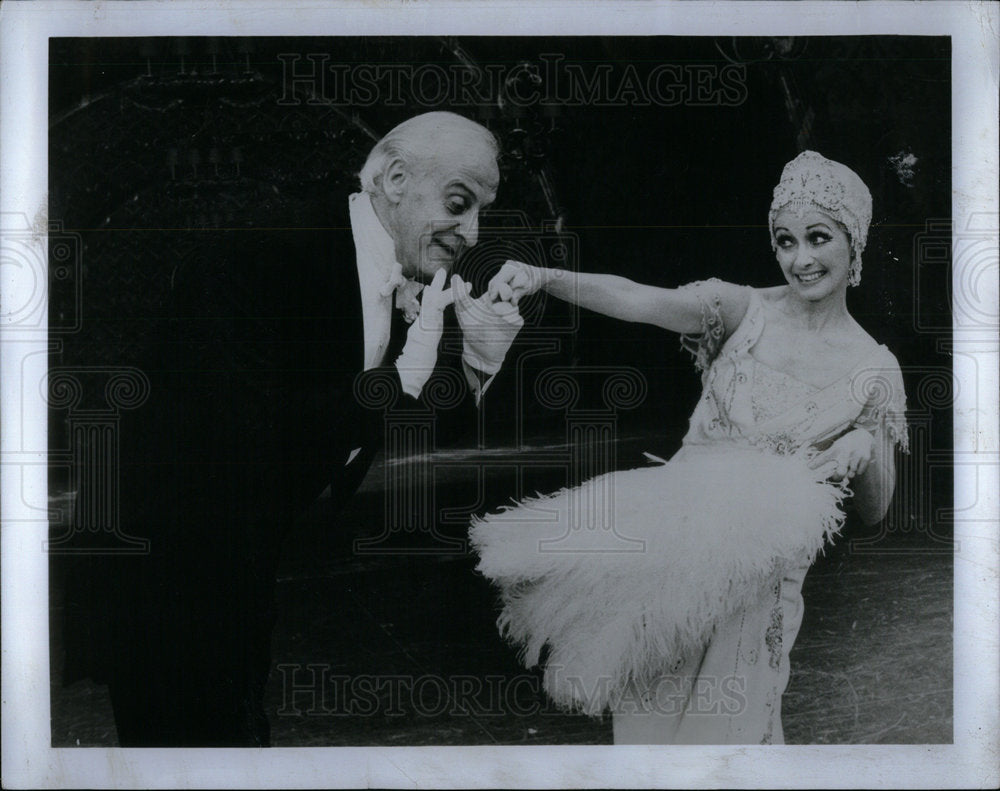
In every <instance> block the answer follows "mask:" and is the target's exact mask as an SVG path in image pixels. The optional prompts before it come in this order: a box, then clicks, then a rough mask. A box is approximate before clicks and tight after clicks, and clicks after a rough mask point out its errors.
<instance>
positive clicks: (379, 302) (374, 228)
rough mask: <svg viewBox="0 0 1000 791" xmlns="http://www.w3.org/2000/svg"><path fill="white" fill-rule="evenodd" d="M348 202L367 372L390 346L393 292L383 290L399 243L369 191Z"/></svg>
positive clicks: (391, 269) (390, 272) (393, 263)
mask: <svg viewBox="0 0 1000 791" xmlns="http://www.w3.org/2000/svg"><path fill="white" fill-rule="evenodd" d="M348 202H349V208H350V213H351V233H352V234H353V236H354V251H355V255H356V259H357V267H358V281H359V282H360V284H361V315H362V320H363V322H364V330H365V370H366V371H367V370H369V369H370V368H376V367H377V366H379V365H381V364H382V360H383V358H384V357H385V350H386V347H387V346H388V345H389V330H390V328H391V326H392V309H393V308H392V300H393V294H392V292H389V293H388V294H384V293H383V292H384V291H385V290H386V284H387V283H388V282H389V279H390V277H391V275H392V271H393V268H394V267H395V266H396V246H395V244H394V243H393V241H392V237H391V236H390V235H389V233H388V231H386V230H385V228H384V227H383V226H382V222H381V221H380V220H379V218H378V215H377V214H375V207H374V206H372V202H371V197H370V196H369V195H368V193H367V192H355V193H354V194H353V195H351V197H350V198H349V199H348Z"/></svg>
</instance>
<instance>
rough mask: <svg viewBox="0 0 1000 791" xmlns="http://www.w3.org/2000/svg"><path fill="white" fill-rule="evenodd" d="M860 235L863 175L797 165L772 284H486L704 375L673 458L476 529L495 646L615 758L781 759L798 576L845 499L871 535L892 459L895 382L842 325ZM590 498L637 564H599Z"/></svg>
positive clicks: (507, 271)
mask: <svg viewBox="0 0 1000 791" xmlns="http://www.w3.org/2000/svg"><path fill="white" fill-rule="evenodd" d="M870 221H871V195H870V193H869V191H868V189H867V187H866V186H865V185H864V183H863V182H862V181H861V179H860V178H859V177H858V176H857V174H855V173H854V172H853V171H851V170H850V169H849V168H847V167H845V166H844V165H841V164H839V163H836V162H833V161H831V160H828V159H826V158H824V157H822V156H820V155H819V154H817V153H815V152H812V151H806V152H804V153H802V154H800V155H799V156H798V157H796V158H795V159H794V160H793V161H791V162H789V163H788V164H787V165H786V166H785V169H784V171H783V173H782V176H781V180H780V182H779V184H778V185H777V187H776V188H775V190H774V199H773V202H772V204H771V210H770V214H769V226H770V232H771V242H772V247H773V249H774V250H775V253H776V256H777V260H778V264H779V266H780V268H781V272H782V275H783V276H784V280H785V285H782V286H778V287H774V288H766V289H755V288H750V287H746V286H739V285H734V284H731V283H724V282H721V281H718V280H715V279H712V280H708V281H701V282H698V283H693V284H690V285H688V286H684V287H681V288H678V289H664V288H655V287H651V286H645V285H640V284H638V283H634V282H632V281H629V280H626V279H624V278H620V277H616V276H611V275H596V274H572V273H569V272H563V271H559V270H552V269H540V268H535V267H530V266H527V265H525V264H522V263H519V262H507V263H506V264H505V265H504V267H503V268H502V269H501V271H500V272H499V273H498V274H497V276H496V277H495V278H494V279H493V280H492V281H491V283H490V293H491V295H492V296H493V297H494V298H500V299H509V300H512V301H514V302H515V304H516V302H517V301H518V300H519V299H520V298H521V297H523V296H525V295H527V294H531V293H533V292H534V291H536V290H538V289H545V290H546V291H547V292H548V293H550V294H552V295H554V296H557V297H560V298H562V299H565V300H569V301H571V302H574V303H576V304H578V305H581V306H583V307H585V308H589V309H591V310H595V311H598V312H601V313H604V314H606V315H609V316H613V317H616V318H620V319H623V320H625V321H641V322H646V323H650V324H655V325H657V326H660V327H663V328H664V329H667V330H672V331H674V332H678V333H682V342H683V343H684V345H685V346H687V347H688V348H689V349H690V350H691V351H692V352H693V353H694V355H695V360H696V366H697V367H698V368H699V369H700V370H701V371H702V374H703V377H702V384H703V392H702V396H701V399H700V400H699V402H698V405H697V407H696V408H695V410H694V414H693V415H692V417H691V422H690V428H689V431H688V433H687V435H686V436H685V438H684V443H683V446H682V448H681V450H680V451H679V452H678V453H677V454H676V455H675V456H674V457H673V459H671V460H670V461H669V462H667V463H665V464H664V465H662V466H658V467H651V468H645V469H637V470H628V471H624V472H617V473H611V474H610V475H608V476H601V477H600V478H597V479H593V480H591V481H588V482H586V483H584V484H582V485H581V486H580V487H577V488H575V489H570V490H564V491H562V492H558V493H556V494H554V495H551V496H549V497H544V498H540V499H538V500H535V501H530V502H525V503H522V504H520V505H518V506H517V507H515V508H513V509H508V510H506V511H503V512H501V513H498V514H493V515H490V516H487V517H486V518H484V519H482V520H478V521H477V522H476V523H475V524H474V525H473V528H472V531H471V533H470V536H471V540H472V543H473V546H474V547H475V548H476V550H477V551H478V552H479V554H480V564H479V566H478V568H479V569H480V570H481V571H482V572H483V573H484V574H485V575H486V576H487V577H489V578H490V579H492V580H493V581H494V582H495V583H496V584H498V585H499V586H500V588H501V592H502V598H503V603H504V609H503V612H502V614H501V616H500V619H499V622H498V623H499V624H500V627H501V629H502V631H503V632H505V633H506V634H507V636H508V637H509V638H510V639H511V640H512V641H514V642H516V643H519V644H521V646H522V654H523V659H524V660H525V663H526V664H528V665H529V666H530V665H534V664H538V663H539V662H540V661H543V662H544V664H545V677H544V683H545V688H546V691H547V692H548V693H549V694H550V695H551V696H552V697H553V698H554V699H555V700H556V701H557V702H558V703H560V704H562V705H564V706H566V707H569V708H574V709H582V710H583V711H586V712H587V713H590V714H600V713H602V712H603V711H604V710H606V709H607V708H610V709H611V710H612V711H613V714H614V736H615V742H616V743H619V744H621V743H645V744H650V743H658V744H667V743H700V744H722V743H764V744H768V743H779V744H780V743H783V734H782V730H781V717H780V707H781V695H782V693H783V691H784V689H785V686H786V685H787V682H788V674H789V667H788V655H789V652H790V650H791V647H792V644H793V642H794V640H795V637H796V634H797V632H798V628H799V625H800V623H801V619H802V596H801V588H802V582H803V577H804V575H805V572H806V569H807V568H808V566H809V564H810V563H811V562H812V560H813V558H814V557H815V555H816V553H817V552H818V551H819V550H821V549H822V546H823V544H824V542H825V541H826V540H829V539H830V538H831V537H832V536H833V534H835V533H836V531H837V530H838V529H839V528H840V526H841V524H842V520H843V510H842V507H841V502H842V500H843V499H844V497H845V496H848V495H851V494H853V506H854V508H855V509H856V510H857V511H858V514H859V515H860V517H861V518H862V519H863V520H864V521H865V522H866V523H868V524H873V523H876V522H878V521H880V520H881V519H882V518H883V517H884V515H885V513H886V511H887V509H888V506H889V502H890V500H891V497H892V492H893V488H894V476H895V468H894V463H893V450H894V446H895V445H899V446H901V448H902V449H903V450H906V449H907V436H906V424H905V418H904V413H905V394H904V392H903V383H902V377H901V375H900V371H899V365H898V363H897V362H896V359H895V357H894V356H893V355H892V354H891V353H890V352H889V350H888V349H887V348H885V347H884V346H881V345H879V344H877V343H876V342H875V341H874V340H873V339H872V338H871V337H870V336H869V335H868V333H866V332H865V331H864V330H863V329H862V328H861V326H860V325H859V324H858V323H857V322H856V321H855V320H854V319H853V318H852V317H851V315H850V314H849V313H848V310H847V300H846V294H847V288H848V287H849V286H856V285H858V283H859V282H860V275H861V253H862V250H863V249H864V246H865V241H866V238H867V234H868V226H869V223H870ZM598 490H600V491H610V492H613V495H614V498H613V499H614V507H613V514H614V517H613V518H614V520H615V524H614V525H613V526H612V527H613V528H614V529H615V531H616V532H618V533H619V534H624V535H625V536H626V537H630V538H633V539H636V540H639V541H642V542H644V543H643V544H642V546H643V549H644V551H642V552H638V553H636V552H633V553H627V552H618V553H613V552H607V551H603V552H602V551H594V550H596V549H599V548H600V545H601V541H600V538H601V536H602V535H606V531H607V529H608V527H609V526H608V525H600V526H599V528H603V529H593V527H592V525H593V521H594V520H593V514H588V513H587V512H586V507H585V505H581V504H585V503H588V502H594V497H593V495H594V494H595V493H597V492H598ZM553 514H555V518H554V519H553V518H552V515H553ZM540 515H541V516H540ZM598 521H599V520H598ZM588 526H590V527H588ZM546 542H547V543H546ZM560 542H562V543H560ZM604 546H605V547H606V546H607V544H604ZM543 549H544V550H547V551H542V550H543ZM563 550H565V551H563ZM543 657H544V659H543Z"/></svg>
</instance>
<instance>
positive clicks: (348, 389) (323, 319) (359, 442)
mask: <svg viewBox="0 0 1000 791" xmlns="http://www.w3.org/2000/svg"><path fill="white" fill-rule="evenodd" d="M321 209H322V211H320V212H317V215H316V216H315V217H302V218H293V220H296V221H297V222H296V223H295V225H296V227H287V226H290V225H292V223H291V222H289V223H287V224H286V227H278V228H273V229H253V230H235V229H230V230H223V231H205V232H201V233H203V234H205V235H204V236H203V237H199V238H198V239H197V240H196V244H194V245H193V246H192V249H194V250H196V251H197V252H196V253H194V254H192V255H190V256H189V257H188V258H186V259H185V260H180V261H177V262H176V264H175V266H174V267H173V268H172V269H171V273H170V278H171V282H170V294H171V298H170V303H169V304H168V305H166V306H164V310H163V311H162V315H157V316H140V317H135V320H136V321H137V322H144V323H146V327H147V328H152V329H153V330H154V331H153V333H152V335H153V336H154V337H155V342H154V343H152V344H151V346H150V347H149V348H148V349H147V350H146V353H145V355H144V358H145V365H144V370H145V373H146V374H147V376H148V377H149V380H150V395H149V400H148V401H147V402H146V403H144V404H143V405H142V406H141V407H140V408H138V409H135V410H134V411H132V412H130V413H123V414H122V417H121V422H120V426H119V429H120V430H119V436H120V444H119V468H120V477H119V487H118V489H117V492H116V493H115V494H116V495H117V496H118V500H119V514H120V519H119V521H120V527H121V529H122V531H123V532H124V533H126V534H128V535H131V536H136V537H141V538H146V539H148V540H149V541H150V551H149V553H148V554H146V555H144V556H141V557H135V556H121V557H116V556H100V557H82V558H78V559H77V561H76V562H75V565H74V566H73V572H72V573H71V574H70V582H69V590H68V593H67V633H66V639H67V664H66V678H67V680H70V681H71V680H73V679H74V678H79V677H82V676H86V675H90V676H94V677H95V678H97V679H99V680H102V679H104V680H109V681H110V682H111V688H112V695H113V697H114V696H115V695H116V694H117V695H118V696H119V698H120V699H121V700H119V701H118V703H120V704H121V705H118V703H116V712H118V715H119V729H120V730H121V731H122V732H124V731H125V730H126V729H128V728H134V729H135V730H133V732H142V729H143V728H145V727H147V722H148V723H149V724H148V729H149V732H148V734H147V735H146V736H148V738H149V739H152V740H153V742H150V743H154V742H155V743H174V742H172V741H171V739H172V738H173V739H174V741H175V742H184V743H198V742H199V740H202V741H203V739H202V737H200V736H192V735H191V731H190V728H191V727H192V726H191V723H190V722H189V721H185V717H187V716H188V715H186V714H184V711H187V712H191V711H192V710H193V709H196V708H197V706H198V705H199V704H198V703H197V701H198V700H201V701H212V700H215V701H216V703H215V704H212V703H210V702H206V703H203V704H201V705H204V706H205V728H207V729H208V730H207V731H206V732H205V733H206V734H208V736H205V739H209V740H210V735H211V728H212V720H213V717H218V716H220V715H219V714H218V710H219V708H220V707H223V708H224V707H226V706H231V705H232V706H242V705H244V704H243V703H241V702H240V701H244V702H245V701H246V700H247V699H248V695H249V694H250V693H248V692H247V690H248V689H251V688H256V687H259V686H260V684H262V683H263V682H262V679H266V677H267V668H268V662H269V653H268V650H267V644H268V640H269V634H270V629H271V624H272V621H273V617H274V613H273V596H274V591H273V588H274V578H275V572H276V568H277V563H278V556H279V549H280V544H281V541H282V536H283V533H284V531H285V529H286V528H287V526H288V525H289V524H290V523H291V522H292V521H293V520H294V519H295V518H296V516H298V515H299V514H301V513H302V512H303V511H304V510H305V509H306V508H307V507H308V506H309V505H310V503H312V502H313V501H314V500H315V499H316V497H317V496H318V495H319V494H320V493H321V492H322V491H323V489H324V488H325V487H326V486H327V485H329V486H331V489H332V497H333V501H334V503H339V502H343V501H345V500H346V499H347V498H349V497H350V496H351V494H353V492H354V491H355V489H356V488H357V486H358V485H359V483H360V482H361V479H362V478H363V477H364V474H365V472H366V470H367V469H368V465H369V463H370V461H371V459H372V457H373V456H374V455H375V453H376V452H377V450H378V448H379V447H380V445H381V443H382V426H383V425H384V418H385V409H384V408H382V409H372V408H369V406H368V405H367V404H366V402H365V400H364V399H363V398H359V395H358V394H359V393H360V392H363V391H364V389H365V386H364V378H361V379H359V374H361V372H362V368H363V356H364V326H363V318H362V313H361V302H360V290H359V285H358V275H357V265H356V259H355V252H354V241H353V236H352V233H351V228H350V222H349V215H348V207H347V200H346V195H344V196H338V197H337V198H336V199H335V201H334V206H333V207H332V209H333V211H332V215H331V211H330V209H331V207H330V206H329V205H327V206H323V207H321ZM331 216H332V217H333V220H332V221H331V220H330V217H331ZM136 265H137V266H139V265H142V264H141V262H137V264H136ZM403 326H404V328H405V325H403ZM402 340H403V338H402V337H394V338H393V340H392V341H391V342H390V350H389V353H388V354H387V355H386V358H385V362H384V364H383V366H382V367H381V368H380V369H376V370H374V371H372V372H369V373H368V374H367V376H369V377H377V378H378V379H379V382H378V386H379V387H380V388H382V390H383V393H384V392H385V388H389V390H390V391H391V390H393V389H394V390H395V392H394V393H390V398H389V399H388V400H389V402H390V407H389V408H392V405H393V404H394V405H395V407H396V408H407V407H410V406H412V404H413V401H412V399H409V397H408V396H406V395H404V394H403V393H402V390H401V388H400V386H399V378H398V375H397V374H396V369H395V366H394V365H393V364H392V363H393V360H394V357H395V351H394V350H393V347H396V348H398V347H399V346H400V345H401V344H400V341H402ZM467 401H468V404H469V405H468V406H466V407H465V410H466V411H471V410H472V409H473V408H474V407H473V406H472V405H471V402H472V399H471V398H469V399H467ZM359 447H360V448H362V451H361V452H360V453H359V454H358V455H357V457H356V458H355V459H354V460H353V461H352V463H351V464H346V462H347V460H348V457H349V456H350V454H351V451H352V450H354V449H356V448H359ZM89 463H93V462H92V461H91V462H89ZM227 689H229V690H231V691H232V694H230V693H227V692H225V690H227ZM116 690H117V692H116ZM220 690H221V692H220ZM253 694H259V689H258V692H257V693H253ZM133 698H134V699H135V700H134V701H133ZM219 701H222V702H219ZM226 701H235V702H233V703H228V702H226ZM129 711H131V712H133V713H134V714H135V720H136V722H133V723H131V725H129V724H127V723H125V722H124V720H123V718H124V717H128V716H131V715H129V714H128V713H127V712H129ZM122 712H126V713H125V714H122ZM157 712H160V713H161V714H160V715H159V716H158V715H157ZM211 712H214V713H211ZM171 722H173V723H179V724H177V725H176V727H177V728H179V729H181V731H180V732H178V734H175V735H174V737H171V736H170V734H163V733H161V732H162V731H163V730H164V729H169V728H170V727H172V726H170V725H169V723H171ZM164 723H168V724H164ZM146 736H137V737H135V738H137V739H139V740H140V741H142V740H143V739H146Z"/></svg>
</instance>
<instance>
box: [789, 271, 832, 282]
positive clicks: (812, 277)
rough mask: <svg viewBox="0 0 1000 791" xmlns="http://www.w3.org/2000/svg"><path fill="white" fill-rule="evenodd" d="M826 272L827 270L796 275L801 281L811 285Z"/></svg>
mask: <svg viewBox="0 0 1000 791" xmlns="http://www.w3.org/2000/svg"><path fill="white" fill-rule="evenodd" d="M825 274H826V271H820V272H809V273H807V274H805V275H796V277H797V278H798V279H799V282H800V283H805V284H806V285H809V284H810V283H815V282H816V281H817V280H820V279H821V278H822V277H823V276H824V275H825Z"/></svg>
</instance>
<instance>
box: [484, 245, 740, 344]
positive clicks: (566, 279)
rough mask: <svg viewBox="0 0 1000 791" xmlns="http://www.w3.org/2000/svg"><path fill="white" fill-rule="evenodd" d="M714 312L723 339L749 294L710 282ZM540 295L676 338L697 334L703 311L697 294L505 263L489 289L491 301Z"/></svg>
mask: <svg viewBox="0 0 1000 791" xmlns="http://www.w3.org/2000/svg"><path fill="white" fill-rule="evenodd" d="M713 285H715V286H716V288H715V289H714V291H715V293H717V295H718V297H719V311H720V313H721V315H722V318H723V322H724V324H725V326H726V330H727V334H728V333H729V332H732V330H733V329H735V327H736V326H737V325H738V324H739V322H740V321H741V320H742V318H743V315H744V314H745V313H746V310H747V304H748V302H749V299H750V289H748V288H747V287H745V286H738V285H735V284H733V283H724V282H722V281H715V282H714V283H713ZM539 289H544V290H545V291H546V292H548V293H549V294H552V296H554V297H559V299H563V300H566V301H567V302H571V303H573V304H574V305H579V306H580V307H582V308H587V309H588V310H593V311H596V312H597V313H603V314H604V315H605V316H611V317H612V318H616V319H621V320H622V321H634V322H642V323H644V324H653V325H656V326H657V327H663V328H664V329H667V330H672V331H674V332H680V333H698V332H701V331H702V329H703V327H702V315H703V305H702V303H701V301H700V299H699V297H698V295H697V294H696V293H694V292H693V291H691V290H689V289H684V288H660V287H658V286H648V285H644V284H642V283H636V282H635V281H634V280H629V279H628V278H624V277H619V276H618V275H603V274H592V273H587V272H571V271H569V270H565V269H547V268H542V267H535V266H529V265H528V264H524V263H521V262H520V261H508V262H507V263H505V264H504V265H503V267H502V268H501V269H500V271H499V272H498V273H497V274H496V275H495V276H494V277H493V279H492V280H491V281H490V285H489V294H490V297H491V298H492V299H501V300H506V301H511V302H513V303H514V304H515V305H516V304H517V302H518V300H519V299H520V298H521V297H523V296H527V295H529V294H533V293H535V292H536V291H538V290H539Z"/></svg>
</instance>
